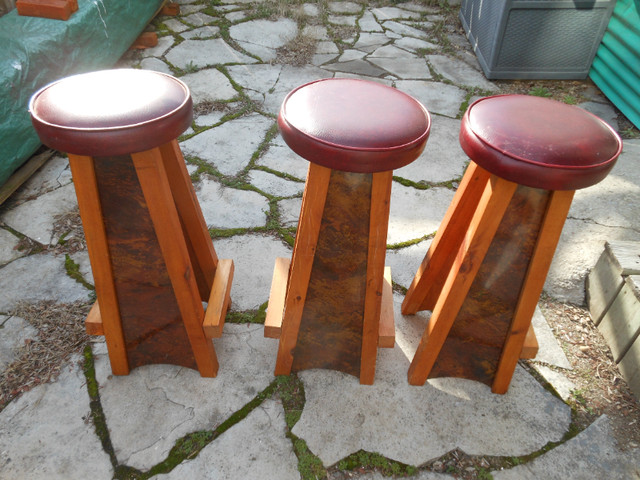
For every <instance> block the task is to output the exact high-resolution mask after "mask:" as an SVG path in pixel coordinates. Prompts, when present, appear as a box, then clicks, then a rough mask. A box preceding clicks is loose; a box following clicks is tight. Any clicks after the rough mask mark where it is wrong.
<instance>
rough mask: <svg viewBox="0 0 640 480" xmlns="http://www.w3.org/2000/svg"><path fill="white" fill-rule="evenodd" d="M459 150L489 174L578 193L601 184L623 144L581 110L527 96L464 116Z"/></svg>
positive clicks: (501, 98) (485, 103)
mask: <svg viewBox="0 0 640 480" xmlns="http://www.w3.org/2000/svg"><path fill="white" fill-rule="evenodd" d="M460 144H461V145H462V148H463V149H464V151H465V152H466V153H467V155H469V157H470V158H471V159H472V160H473V161H474V162H476V163H477V164H478V165H480V166H481V167H482V168H484V169H485V170H488V171H489V172H491V173H493V174H495V175H497V176H499V177H501V178H504V179H506V180H510V181H512V182H516V183H518V184H521V185H526V186H529V187H533V188H542V189H545V190H576V189H579V188H584V187H588V186H590V185H593V184H595V183H598V182H599V181H600V180H602V179H603V178H604V177H605V176H606V175H607V174H608V173H609V171H610V170H611V169H612V168H613V166H614V164H615V162H616V159H617V158H618V156H619V155H620V152H621V151H622V141H621V140H620V137H619V136H618V135H617V134H616V133H615V132H614V131H613V129H612V128H611V127H610V126H609V125H607V124H606V123H605V122H603V121H602V120H600V119H599V118H598V117H596V116H594V115H592V114H590V113H588V112H586V111H585V110H582V109H581V108H579V107H576V106H572V105H566V104H564V103H560V102H557V101H555V100H550V99H547V98H541V97H534V96H528V95H497V96H494V97H486V98H482V99H480V100H478V101H476V102H475V103H473V104H472V105H471V106H470V107H469V108H468V110H467V112H466V113H465V114H464V117H463V119H462V124H461V127H460Z"/></svg>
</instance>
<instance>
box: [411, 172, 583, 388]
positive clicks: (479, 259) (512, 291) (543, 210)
mask: <svg viewBox="0 0 640 480" xmlns="http://www.w3.org/2000/svg"><path fill="white" fill-rule="evenodd" d="M572 197H573V191H569V192H567V191H557V192H556V191H547V190H541V189H534V188H530V187H525V186H519V185H517V184H515V183H513V182H509V181H507V180H504V179H501V178H499V177H497V176H495V175H491V174H489V172H487V171H485V170H483V169H482V168H480V167H479V166H477V165H476V164H475V163H473V162H472V163H471V165H470V166H469V168H468V170H467V172H466V173H465V176H464V178H463V181H462V183H461V185H460V188H459V189H458V192H457V193H456V196H455V198H454V200H453V202H452V204H451V206H450V208H449V211H448V212H447V215H446V216H445V219H444V221H443V223H442V225H441V227H440V229H439V230H438V234H437V235H436V238H435V239H434V241H433V242H432V244H431V247H430V249H429V252H428V253H427V255H426V257H425V260H424V261H423V264H422V265H421V267H420V269H419V270H418V273H417V274H416V277H415V278H414V280H413V282H412V284H411V287H410V288H409V291H408V292H407V295H406V297H405V300H404V302H403V306H402V312H403V313H404V314H412V313H415V312H416V311H418V310H432V311H433V313H432V316H431V319H430V321H429V325H428V327H427V331H425V334H424V335H423V338H422V340H421V342H420V345H419V347H418V350H417V352H416V355H415V357H414V359H413V361H412V362H411V366H410V368H409V382H410V383H411V384H414V385H422V384H424V383H425V381H426V379H427V378H430V377H442V376H450V377H462V378H469V379H473V380H477V381H480V382H483V383H485V384H487V385H490V386H491V387H492V391H493V392H494V393H505V392H506V391H507V389H508V386H509V382H510V380H511V376H512V375H513V371H514V370H515V366H516V363H517V361H518V359H519V358H522V357H524V358H532V357H534V356H535V353H536V352H537V342H536V340H535V335H533V331H532V329H531V317H532V316H533V312H534V309H535V306H536V304H537V301H538V298H539V296H540V293H541V291H542V287H543V285H544V280H545V278H546V274H547V271H548V268H549V266H550V264H551V260H552V258H553V253H554V252H555V247H556V244H557V242H558V240H559V237H560V233H561V230H562V225H563V224H564V220H565V219H566V216H567V213H568V209H569V206H570V204H571V199H572Z"/></svg>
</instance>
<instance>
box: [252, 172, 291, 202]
mask: <svg viewBox="0 0 640 480" xmlns="http://www.w3.org/2000/svg"><path fill="white" fill-rule="evenodd" d="M248 180H249V183H250V184H251V185H253V186H254V187H256V188H259V189H260V190H262V191H263V192H265V193H268V194H269V195H273V196H274V197H292V196H294V195H299V194H301V193H302V191H303V190H304V183H301V182H293V181H291V180H287V179H285V178H282V177H278V176H277V175H273V174H272V173H268V172H265V171H263V170H251V171H250V172H249V177H248Z"/></svg>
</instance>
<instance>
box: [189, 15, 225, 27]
mask: <svg viewBox="0 0 640 480" xmlns="http://www.w3.org/2000/svg"><path fill="white" fill-rule="evenodd" d="M181 18H182V20H183V21H185V22H187V23H189V24H191V25H193V26H194V27H202V26H203V25H207V24H209V23H211V22H215V21H216V20H217V18H215V17H211V16H209V15H207V14H206V13H202V12H197V13H192V14H191V15H187V16H186V17H181Z"/></svg>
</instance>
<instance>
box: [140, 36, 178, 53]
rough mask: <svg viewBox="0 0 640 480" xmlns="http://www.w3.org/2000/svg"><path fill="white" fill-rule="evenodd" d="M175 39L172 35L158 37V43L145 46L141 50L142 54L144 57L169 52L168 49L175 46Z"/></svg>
mask: <svg viewBox="0 0 640 480" xmlns="http://www.w3.org/2000/svg"><path fill="white" fill-rule="evenodd" d="M175 41H176V40H175V38H173V36H172V35H165V36H164V37H158V44H157V45H156V46H155V47H150V48H145V49H144V50H142V51H141V52H140V55H142V56H143V57H161V56H163V55H164V54H165V53H167V50H169V49H170V48H171V47H172V46H173V44H174V43H175Z"/></svg>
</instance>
